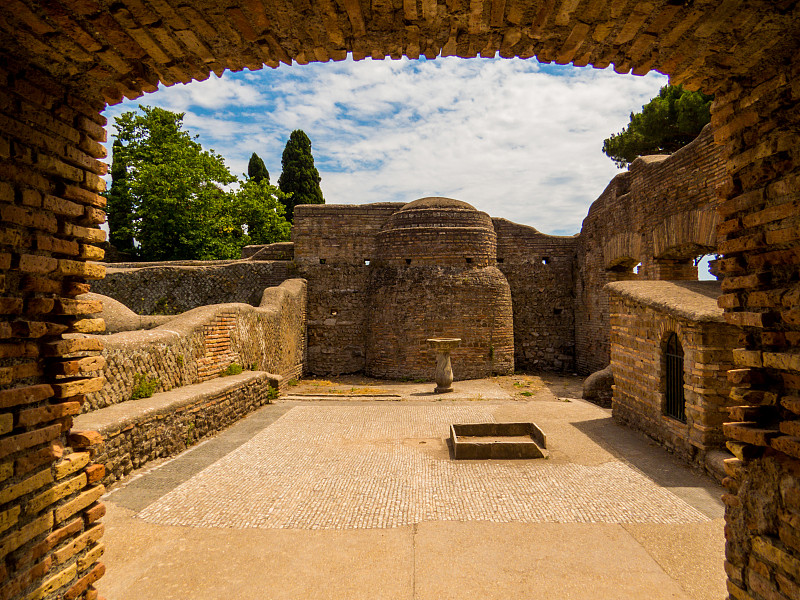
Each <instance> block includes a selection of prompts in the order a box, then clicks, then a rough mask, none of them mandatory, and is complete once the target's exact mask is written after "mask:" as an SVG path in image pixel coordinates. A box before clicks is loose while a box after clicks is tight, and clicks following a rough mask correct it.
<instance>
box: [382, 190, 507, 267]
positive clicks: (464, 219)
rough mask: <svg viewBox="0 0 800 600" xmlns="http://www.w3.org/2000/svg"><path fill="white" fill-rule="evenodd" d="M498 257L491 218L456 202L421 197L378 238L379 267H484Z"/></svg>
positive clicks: (395, 216) (391, 219) (393, 218)
mask: <svg viewBox="0 0 800 600" xmlns="http://www.w3.org/2000/svg"><path fill="white" fill-rule="evenodd" d="M496 254H497V236H496V234H495V232H494V226H493V225H492V219H491V217H490V216H489V215H487V214H486V213H485V212H481V211H479V210H477V209H476V208H475V207H474V206H472V205H470V204H467V203H466V202H462V201H461V200H454V199H452V198H440V197H432V198H420V199H419V200H414V201H413V202H409V203H408V204H406V205H405V206H403V208H401V209H400V210H398V211H397V212H396V213H394V214H393V215H392V216H391V217H389V218H388V219H387V220H386V222H385V223H384V224H383V227H382V228H381V231H380V233H378V235H377V237H376V257H375V258H376V259H377V263H376V264H381V265H398V266H405V265H413V266H421V265H460V266H463V267H464V268H467V267H466V265H470V268H473V267H485V266H488V265H489V264H493V263H494V260H495V256H496Z"/></svg>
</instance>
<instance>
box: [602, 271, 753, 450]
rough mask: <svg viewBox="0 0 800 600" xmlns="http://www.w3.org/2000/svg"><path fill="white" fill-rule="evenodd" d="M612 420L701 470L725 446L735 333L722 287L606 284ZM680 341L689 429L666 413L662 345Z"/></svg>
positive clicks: (715, 285) (648, 283)
mask: <svg viewBox="0 0 800 600" xmlns="http://www.w3.org/2000/svg"><path fill="white" fill-rule="evenodd" d="M607 291H608V293H609V295H610V310H611V312H610V317H611V367H612V369H613V372H614V397H613V404H612V408H613V415H614V419H615V420H617V421H618V422H621V423H623V424H625V425H628V426H631V427H633V428H635V429H639V430H641V431H644V432H645V433H646V434H648V435H649V436H650V437H652V438H654V439H656V440H658V441H659V443H661V444H662V445H664V446H666V447H667V448H669V449H670V450H672V451H673V452H675V453H676V454H678V455H680V456H683V457H684V458H686V459H688V460H694V461H696V462H698V463H699V464H701V465H702V464H705V460H706V453H707V452H708V451H709V450H713V449H716V448H720V447H722V446H723V445H724V436H723V433H722V423H723V422H725V421H727V420H728V412H727V409H726V407H728V406H730V405H731V399H730V397H729V396H728V393H729V391H730V384H729V383H728V380H727V377H726V373H727V371H728V369H730V368H731V367H732V365H733V355H732V352H731V347H732V346H733V345H734V344H735V342H736V339H737V337H738V331H737V330H736V328H735V327H732V326H730V325H728V324H726V323H725V322H724V320H723V317H722V310H721V309H719V308H718V307H717V306H716V300H715V298H716V296H718V295H719V286H718V284H716V283H715V282H695V284H694V285H692V286H687V287H683V286H678V285H674V284H672V283H667V282H663V283H662V282H620V283H611V284H609V285H608V288H607ZM670 332H674V333H676V334H677V335H678V340H679V342H680V344H681V346H682V348H683V351H684V374H683V380H684V397H685V400H686V423H682V422H680V421H678V420H676V419H674V418H672V417H668V416H666V415H665V412H664V411H665V397H666V359H665V351H666V348H665V346H666V340H667V337H668V335H669V333H670Z"/></svg>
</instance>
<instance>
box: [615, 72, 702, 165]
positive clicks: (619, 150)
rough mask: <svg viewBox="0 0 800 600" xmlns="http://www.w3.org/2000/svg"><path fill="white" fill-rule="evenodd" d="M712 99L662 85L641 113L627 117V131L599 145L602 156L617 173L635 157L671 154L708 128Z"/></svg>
mask: <svg viewBox="0 0 800 600" xmlns="http://www.w3.org/2000/svg"><path fill="white" fill-rule="evenodd" d="M713 99H714V98H713V96H706V95H705V94H703V93H701V92H689V91H687V90H684V89H683V88H682V87H681V86H679V85H665V86H664V87H662V88H661V90H659V92H658V96H656V97H655V98H653V99H652V100H650V102H648V103H647V104H645V105H644V106H643V107H642V112H640V113H636V114H633V113H631V120H630V123H628V126H627V127H625V128H624V129H623V130H622V131H620V132H619V133H616V134H612V135H611V137H610V138H607V139H606V140H604V141H603V152H604V153H605V154H606V155H607V156H608V157H609V158H611V160H613V161H614V163H616V165H617V166H618V167H619V168H621V169H622V168H625V167H627V166H628V165H629V164H630V163H632V162H633V161H634V160H636V157H638V156H645V155H647V154H671V153H673V152H675V151H676V150H678V149H679V148H682V147H683V146H685V145H686V144H688V143H689V142H691V141H692V140H693V139H694V138H696V137H697V135H698V134H699V133H700V130H701V129H703V127H704V126H705V125H706V124H708V122H709V121H710V120H711V114H710V107H711V101H712V100H713Z"/></svg>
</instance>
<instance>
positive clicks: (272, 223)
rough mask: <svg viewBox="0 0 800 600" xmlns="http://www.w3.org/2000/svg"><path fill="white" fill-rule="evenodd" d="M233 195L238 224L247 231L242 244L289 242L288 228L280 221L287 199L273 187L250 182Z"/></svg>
mask: <svg viewBox="0 0 800 600" xmlns="http://www.w3.org/2000/svg"><path fill="white" fill-rule="evenodd" d="M234 195H235V202H236V207H237V211H238V214H237V218H238V221H239V223H240V224H243V225H246V227H247V234H246V241H245V243H246V244H272V243H274V242H285V241H288V240H289V232H290V231H291V226H290V225H289V222H288V221H287V220H286V218H285V217H284V214H285V208H284V203H286V202H288V199H287V198H286V195H285V194H284V193H283V192H281V191H280V190H279V189H278V188H277V187H275V186H272V185H269V183H268V182H267V181H263V180H262V181H257V180H256V179H254V178H251V179H248V180H247V181H245V182H243V183H242V185H241V186H240V187H239V189H238V190H237V191H236V192H235V194H234ZM243 245H244V244H243ZM240 250H241V248H240Z"/></svg>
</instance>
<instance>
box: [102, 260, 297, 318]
mask: <svg viewBox="0 0 800 600" xmlns="http://www.w3.org/2000/svg"><path fill="white" fill-rule="evenodd" d="M106 267H107V271H106V277H105V279H102V280H100V281H98V282H96V283H95V284H94V285H93V286H92V291H93V292H95V293H97V294H103V295H104V296H110V297H111V298H114V299H115V300H117V301H119V302H122V303H123V304H124V305H125V306H127V307H128V308H130V309H131V310H132V311H134V312H135V313H137V314H140V315H177V314H180V313H182V312H186V311H187V310H191V309H193V308H197V307H199V306H207V305H209V304H227V303H231V302H243V303H245V304H251V305H252V306H258V304H259V302H260V301H261V294H262V292H263V291H264V288H267V287H271V286H276V285H280V283H281V282H283V281H286V280H287V279H289V278H291V277H292V276H293V270H292V265H291V263H289V262H287V261H273V260H264V261H261V260H237V261H184V262H177V261H176V262H157V263H114V264H109V265H106Z"/></svg>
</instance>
